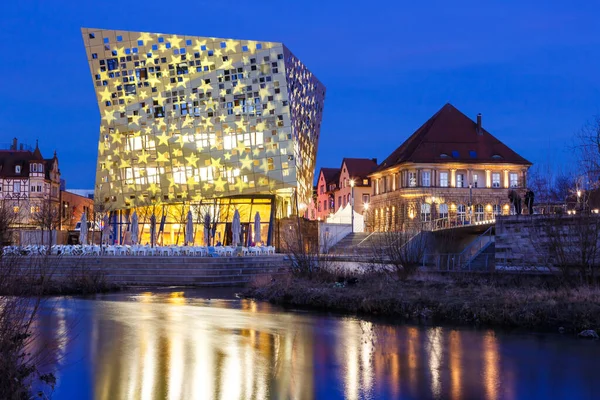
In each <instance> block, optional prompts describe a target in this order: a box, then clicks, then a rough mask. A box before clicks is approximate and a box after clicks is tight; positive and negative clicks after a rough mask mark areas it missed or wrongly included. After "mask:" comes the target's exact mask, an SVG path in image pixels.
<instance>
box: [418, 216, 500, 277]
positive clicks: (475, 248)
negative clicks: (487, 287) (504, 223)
mask: <svg viewBox="0 0 600 400" xmlns="http://www.w3.org/2000/svg"><path fill="white" fill-rule="evenodd" d="M492 231H493V227H489V228H488V229H487V230H486V231H485V232H483V233H482V234H481V235H479V236H478V237H477V239H475V240H474V241H473V242H472V243H471V244H469V245H468V246H467V247H466V248H465V249H464V250H463V251H462V252H460V253H449V254H425V255H424V256H423V267H424V268H425V267H427V266H434V267H435V269H437V270H439V271H465V270H466V271H471V270H472V263H473V261H474V260H475V259H476V258H477V256H479V254H481V252H482V251H483V250H485V249H486V248H487V247H488V246H489V245H490V244H491V243H493V242H494V240H495V236H494V235H493V234H492ZM489 256H490V255H488V254H486V256H485V258H484V259H485V261H484V268H485V269H487V268H488V267H489V265H491V260H490V259H489Z"/></svg>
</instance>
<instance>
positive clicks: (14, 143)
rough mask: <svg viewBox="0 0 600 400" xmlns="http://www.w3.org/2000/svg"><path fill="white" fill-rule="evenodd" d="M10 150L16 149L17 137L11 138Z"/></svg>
mask: <svg viewBox="0 0 600 400" xmlns="http://www.w3.org/2000/svg"><path fill="white" fill-rule="evenodd" d="M10 149H11V150H16V149H17V138H13V141H12V146H10Z"/></svg>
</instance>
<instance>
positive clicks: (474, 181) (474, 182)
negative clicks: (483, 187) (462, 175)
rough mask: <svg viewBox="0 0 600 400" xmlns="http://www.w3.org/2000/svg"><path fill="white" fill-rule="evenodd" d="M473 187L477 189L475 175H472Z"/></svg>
mask: <svg viewBox="0 0 600 400" xmlns="http://www.w3.org/2000/svg"><path fill="white" fill-rule="evenodd" d="M473 187H475V188H476V187H477V174H473Z"/></svg>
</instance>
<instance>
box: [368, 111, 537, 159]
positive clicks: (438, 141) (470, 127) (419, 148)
mask: <svg viewBox="0 0 600 400" xmlns="http://www.w3.org/2000/svg"><path fill="white" fill-rule="evenodd" d="M406 162H412V163H447V162H465V163H470V164H481V163H486V164H488V163H489V164H494V163H496V164H502V163H509V164H520V165H531V163H530V162H529V161H527V160H526V159H524V158H523V157H521V156H520V155H518V154H517V153H515V152H514V151H513V150H511V149H510V148H509V147H508V146H506V145H505V144H504V143H502V142H501V141H500V140H498V139H496V138H495V137H494V136H492V134H490V133H489V132H488V131H486V130H485V129H483V128H482V129H481V134H478V132H477V123H476V122H475V121H473V120H472V119H470V118H469V117H467V116H466V115H465V114H463V113H462V112H460V111H459V110H458V109H456V108H455V107H454V106H453V105H451V104H450V103H447V104H446V105H445V106H443V107H442V108H441V109H440V110H439V111H438V112H437V113H435V114H434V115H433V116H432V117H431V118H429V120H428V121H427V122H425V123H424V124H423V125H422V126H421V127H420V128H419V129H417V130H416V131H415V133H413V134H412V135H411V136H410V137H409V138H408V139H406V141H405V142H404V143H402V145H401V146H400V147H398V148H397V149H396V150H394V152H393V153H392V154H390V155H389V156H388V157H387V158H386V159H385V160H384V161H383V162H382V163H381V164H380V165H379V166H378V167H377V171H382V170H385V169H387V168H390V167H393V166H395V165H398V164H402V163H406Z"/></svg>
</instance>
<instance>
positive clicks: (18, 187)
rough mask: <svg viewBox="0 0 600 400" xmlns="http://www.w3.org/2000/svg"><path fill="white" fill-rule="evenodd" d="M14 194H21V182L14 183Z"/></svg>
mask: <svg viewBox="0 0 600 400" xmlns="http://www.w3.org/2000/svg"><path fill="white" fill-rule="evenodd" d="M13 192H15V193H21V182H15V183H13Z"/></svg>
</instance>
